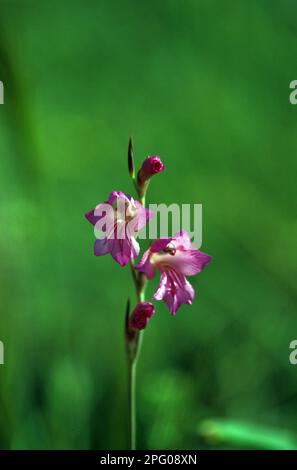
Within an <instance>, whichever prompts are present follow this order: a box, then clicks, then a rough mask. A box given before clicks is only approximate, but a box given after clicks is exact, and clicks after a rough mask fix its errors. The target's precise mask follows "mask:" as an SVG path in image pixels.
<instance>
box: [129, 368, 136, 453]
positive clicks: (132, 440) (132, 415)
mask: <svg viewBox="0 0 297 470" xmlns="http://www.w3.org/2000/svg"><path fill="white" fill-rule="evenodd" d="M135 379H136V362H135V361H134V360H133V359H132V360H131V359H129V364H128V397H129V424H128V425H129V430H128V438H129V449H130V450H135V449H136V399H135Z"/></svg>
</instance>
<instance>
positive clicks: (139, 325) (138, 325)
mask: <svg viewBox="0 0 297 470" xmlns="http://www.w3.org/2000/svg"><path fill="white" fill-rule="evenodd" d="M154 313H155V307H154V306H153V304H151V303H150V302H140V303H139V304H138V305H137V306H136V308H135V310H134V311H133V313H132V315H131V318H130V326H131V327H132V328H134V329H136V330H143V329H144V328H145V327H146V325H147V324H148V321H149V319H150V318H151V317H152V315H154Z"/></svg>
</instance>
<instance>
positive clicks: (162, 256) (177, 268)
mask: <svg viewBox="0 0 297 470" xmlns="http://www.w3.org/2000/svg"><path fill="white" fill-rule="evenodd" d="M211 259H212V258H211V256H209V255H207V254H206V253H202V251H199V250H197V249H196V248H195V247H193V245H192V243H191V240H190V238H189V235H188V234H187V232H185V231H183V230H182V231H181V232H179V233H177V234H176V235H175V237H173V238H163V239H162V238H160V239H159V240H156V241H155V242H154V243H153V244H152V245H151V247H150V249H149V250H147V251H146V252H145V253H144V255H143V257H142V260H141V261H140V263H139V264H138V265H137V266H136V269H138V271H140V272H143V273H145V274H146V276H147V278H148V279H151V278H152V277H153V276H154V273H155V269H158V270H159V271H160V272H161V278H160V284H159V287H158V289H157V290H156V292H155V293H154V296H153V299H154V300H164V302H165V303H166V305H167V307H168V308H169V310H170V313H171V314H172V315H174V314H175V313H176V312H177V310H178V309H179V307H180V306H181V305H182V304H190V305H191V304H192V301H193V299H194V297H195V292H194V289H193V287H192V286H191V284H190V283H189V282H188V281H187V279H186V276H194V275H195V274H198V273H200V272H201V271H203V269H204V268H205V266H206V265H207V264H208V263H209V262H210V261H211Z"/></svg>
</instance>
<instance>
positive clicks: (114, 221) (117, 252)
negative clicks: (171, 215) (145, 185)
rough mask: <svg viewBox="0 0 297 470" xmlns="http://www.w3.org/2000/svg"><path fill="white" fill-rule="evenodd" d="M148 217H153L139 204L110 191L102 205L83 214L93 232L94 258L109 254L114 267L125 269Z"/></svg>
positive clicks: (136, 249)
mask: <svg viewBox="0 0 297 470" xmlns="http://www.w3.org/2000/svg"><path fill="white" fill-rule="evenodd" d="M152 216H153V213H152V212H150V211H149V210H147V209H145V208H144V207H143V206H142V204H140V202H139V201H135V200H134V199H133V198H132V197H131V196H129V195H127V194H125V193H122V192H120V191H113V192H112V193H111V194H110V195H109V198H108V200H107V201H106V202H104V203H101V204H98V205H97V206H96V208H95V209H93V210H91V211H89V212H87V214H85V217H86V218H87V219H88V221H89V222H91V224H93V225H94V226H95V228H96V230H97V232H96V237H97V239H96V241H95V245H94V254H95V256H102V255H106V254H107V253H110V254H111V256H112V257H113V258H114V260H115V261H116V262H117V263H119V264H120V265H121V266H125V265H126V264H127V263H128V262H129V261H130V260H131V259H134V258H136V257H137V256H138V254H139V244H138V242H137V241H136V236H137V232H139V230H141V229H142V228H143V227H144V226H145V225H146V223H147V222H148V220H149V219H151V218H152ZM99 232H100V235H99Z"/></svg>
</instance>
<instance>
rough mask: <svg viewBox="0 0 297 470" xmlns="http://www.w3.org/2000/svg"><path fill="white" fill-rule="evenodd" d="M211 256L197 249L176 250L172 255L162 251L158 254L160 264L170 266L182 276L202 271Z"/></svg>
mask: <svg viewBox="0 0 297 470" xmlns="http://www.w3.org/2000/svg"><path fill="white" fill-rule="evenodd" d="M211 259H212V258H211V256H209V255H207V254H206V253H202V251H199V250H187V251H179V250H177V251H176V252H175V254H174V255H171V254H167V253H164V254H162V255H160V261H159V263H160V265H161V266H162V265H163V266H164V267H166V268H167V267H168V266H169V267H171V268H173V269H174V270H175V271H177V272H179V273H181V274H183V275H184V276H194V275H195V274H198V273H200V272H201V271H203V269H204V268H205V266H206V265H207V264H208V263H209V262H210V261H211Z"/></svg>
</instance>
